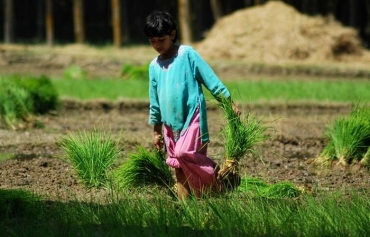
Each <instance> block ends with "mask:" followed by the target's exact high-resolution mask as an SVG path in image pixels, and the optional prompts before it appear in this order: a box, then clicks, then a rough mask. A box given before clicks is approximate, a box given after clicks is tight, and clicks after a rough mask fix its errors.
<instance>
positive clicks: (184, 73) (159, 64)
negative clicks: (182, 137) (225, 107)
mask: <svg viewBox="0 0 370 237" xmlns="http://www.w3.org/2000/svg"><path fill="white" fill-rule="evenodd" d="M149 80H150V81H149V99H150V107H149V122H148V123H149V124H151V125H156V124H166V125H167V126H169V127H170V128H171V129H172V130H173V131H175V132H180V133H181V132H184V131H185V130H186V129H187V128H188V127H189V124H190V122H191V119H192V117H193V115H194V112H195V111H196V109H197V108H198V107H199V112H200V129H201V136H202V141H203V142H208V141H209V134H208V123H207V108H206V101H205V97H204V94H203V90H202V85H204V87H205V88H207V90H209V91H210V92H211V94H212V95H213V96H214V97H215V98H217V96H219V95H220V93H221V94H223V95H224V96H225V97H226V98H228V97H230V92H229V91H228V89H227V88H226V87H225V86H224V84H223V83H222V82H221V81H220V79H219V78H218V77H217V75H216V74H215V73H214V72H213V70H212V69H211V67H210V66H209V65H208V64H207V63H206V62H205V61H204V60H203V59H202V57H201V56H200V55H199V54H198V53H197V52H196V51H195V50H194V49H193V48H192V47H190V46H185V45H180V47H179V50H178V53H177V54H176V55H175V56H174V57H172V58H169V59H167V60H163V61H160V60H158V57H157V58H155V59H153V60H152V62H151V63H150V65H149Z"/></svg>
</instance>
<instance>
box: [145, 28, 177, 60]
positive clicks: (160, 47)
mask: <svg viewBox="0 0 370 237" xmlns="http://www.w3.org/2000/svg"><path fill="white" fill-rule="evenodd" d="M174 37H175V31H173V32H171V34H170V35H165V36H160V37H149V43H150V45H151V46H152V47H153V49H155V51H157V52H158V53H159V54H160V55H167V54H169V53H170V49H171V47H172V45H173V41H172V40H173V39H174Z"/></svg>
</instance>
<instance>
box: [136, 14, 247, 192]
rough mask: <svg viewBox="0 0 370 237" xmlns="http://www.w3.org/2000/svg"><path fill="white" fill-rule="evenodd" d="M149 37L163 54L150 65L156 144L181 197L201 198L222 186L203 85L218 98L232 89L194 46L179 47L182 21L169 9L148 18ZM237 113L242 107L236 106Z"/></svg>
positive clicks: (151, 107) (151, 109) (151, 103)
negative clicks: (209, 152) (212, 155)
mask: <svg viewBox="0 0 370 237" xmlns="http://www.w3.org/2000/svg"><path fill="white" fill-rule="evenodd" d="M143 31H144V35H145V36H146V37H147V38H148V39H149V42H150V44H151V46H152V47H153V48H154V49H155V50H156V51H157V52H158V54H159V55H158V57H156V58H155V59H154V60H152V62H151V63H150V65H149V80H150V81H149V99H150V107H149V122H148V123H149V124H151V125H154V144H155V146H156V148H157V149H158V150H160V149H162V146H163V141H162V130H163V135H164V136H163V137H164V143H165V146H166V151H167V156H168V157H167V159H166V164H167V165H169V166H170V167H172V168H174V169H175V175H176V179H177V195H178V197H179V198H180V199H184V198H186V197H188V196H189V195H190V194H194V195H195V196H196V197H201V196H202V194H205V193H206V192H209V191H217V190H218V188H219V185H218V182H217V179H216V175H217V174H215V167H216V163H215V162H214V161H213V160H212V159H210V158H209V157H207V145H208V143H209V134H208V124H207V113H206V112H207V111H206V101H205V97H204V94H203V91H202V85H204V86H205V88H207V89H208V90H209V91H210V92H211V94H212V95H213V96H214V97H215V98H217V97H218V96H220V95H223V96H225V97H226V98H229V97H230V92H229V91H228V89H227V88H226V87H225V86H224V84H223V83H222V82H221V81H220V79H219V78H218V77H217V76H216V74H215V73H214V72H213V70H212V69H211V68H210V66H209V65H208V64H207V63H206V62H205V61H204V60H203V59H202V57H201V56H200V55H199V54H198V53H197V52H196V51H195V50H194V49H193V48H192V47H190V46H186V45H177V44H176V41H177V39H178V36H179V33H178V29H177V24H176V22H175V21H174V20H173V18H172V17H171V15H169V14H168V13H167V12H161V11H155V12H152V13H151V14H150V15H149V16H148V17H147V18H146V22H145V26H144V30H143ZM234 111H235V112H236V113H237V114H238V115H240V111H239V110H238V109H237V108H236V107H235V106H234Z"/></svg>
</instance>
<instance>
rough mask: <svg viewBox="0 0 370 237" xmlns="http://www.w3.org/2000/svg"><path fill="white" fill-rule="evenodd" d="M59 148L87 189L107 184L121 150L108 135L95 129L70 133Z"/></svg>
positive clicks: (62, 140)
mask: <svg viewBox="0 0 370 237" xmlns="http://www.w3.org/2000/svg"><path fill="white" fill-rule="evenodd" d="M60 146H61V147H62V148H63V150H64V151H65V153H66V155H67V158H68V159H69V160H70V161H71V162H72V164H73V168H74V170H75V171H76V172H77V174H78V176H79V177H80V178H81V180H82V181H83V182H84V183H85V184H86V185H87V187H98V188H99V187H102V186H107V185H108V184H109V181H110V180H109V172H110V171H111V168H112V165H113V162H114V160H115V159H116V158H118V156H119V155H120V153H121V149H120V148H119V146H118V142H116V141H114V140H113V139H112V138H111V136H110V135H109V134H108V133H106V132H102V131H98V130H97V129H94V130H93V131H91V132H87V131H81V132H78V133H77V134H72V133H70V134H68V135H66V136H65V137H63V138H62V139H61V141H60Z"/></svg>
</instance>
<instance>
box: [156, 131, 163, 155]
mask: <svg viewBox="0 0 370 237" xmlns="http://www.w3.org/2000/svg"><path fill="white" fill-rule="evenodd" d="M163 143H164V142H163V137H162V135H161V134H154V145H155V147H156V148H157V150H158V151H160V150H162V147H163Z"/></svg>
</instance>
